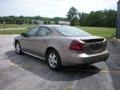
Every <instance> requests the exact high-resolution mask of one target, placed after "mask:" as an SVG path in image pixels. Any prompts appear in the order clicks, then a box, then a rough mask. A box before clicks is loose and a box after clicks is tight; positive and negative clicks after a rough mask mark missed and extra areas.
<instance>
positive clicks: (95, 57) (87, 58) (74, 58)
mask: <svg viewBox="0 0 120 90" xmlns="http://www.w3.org/2000/svg"><path fill="white" fill-rule="evenodd" d="M108 57H109V52H108V51H107V50H105V51H103V52H101V53H96V54H92V55H87V54H86V53H82V54H79V55H78V54H72V55H69V56H65V54H64V55H63V56H62V58H61V59H62V64H63V65H64V66H66V65H67V66H69V65H75V64H93V63H97V62H100V61H106V60H107V58H108Z"/></svg>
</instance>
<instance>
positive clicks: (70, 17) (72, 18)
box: [67, 7, 79, 26]
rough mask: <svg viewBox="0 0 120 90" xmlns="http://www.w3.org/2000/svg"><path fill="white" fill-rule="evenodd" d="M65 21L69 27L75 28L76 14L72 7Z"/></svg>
mask: <svg viewBox="0 0 120 90" xmlns="http://www.w3.org/2000/svg"><path fill="white" fill-rule="evenodd" d="M67 19H68V20H69V21H70V24H71V26H75V25H76V23H77V24H79V23H78V12H77V9H76V8H74V7H71V8H70V10H69V11H68V13H67Z"/></svg>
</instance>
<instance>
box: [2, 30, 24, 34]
mask: <svg viewBox="0 0 120 90" xmlns="http://www.w3.org/2000/svg"><path fill="white" fill-rule="evenodd" d="M23 32H26V30H5V31H0V34H20V33H23Z"/></svg>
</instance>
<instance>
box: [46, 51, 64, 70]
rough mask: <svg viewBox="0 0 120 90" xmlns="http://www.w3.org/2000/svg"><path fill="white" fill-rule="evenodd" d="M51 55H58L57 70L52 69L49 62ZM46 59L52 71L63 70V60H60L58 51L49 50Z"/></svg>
mask: <svg viewBox="0 0 120 90" xmlns="http://www.w3.org/2000/svg"><path fill="white" fill-rule="evenodd" d="M50 53H54V54H55V55H56V57H57V65H56V67H55V68H53V67H51V66H50V64H49V60H48V59H49V54H50ZM46 59H47V63H48V66H49V68H50V69H52V70H61V69H62V63H61V58H60V56H59V54H58V52H57V51H56V50H54V49H53V50H49V51H48V52H47V57H46Z"/></svg>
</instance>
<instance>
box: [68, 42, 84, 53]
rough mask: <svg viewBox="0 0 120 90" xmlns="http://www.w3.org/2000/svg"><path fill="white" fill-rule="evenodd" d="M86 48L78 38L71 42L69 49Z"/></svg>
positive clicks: (80, 49)
mask: <svg viewBox="0 0 120 90" xmlns="http://www.w3.org/2000/svg"><path fill="white" fill-rule="evenodd" d="M83 49H84V47H83V44H82V43H80V42H79V41H77V40H73V41H72V42H71V44H70V47H69V50H79V51H82V50H83Z"/></svg>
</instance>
